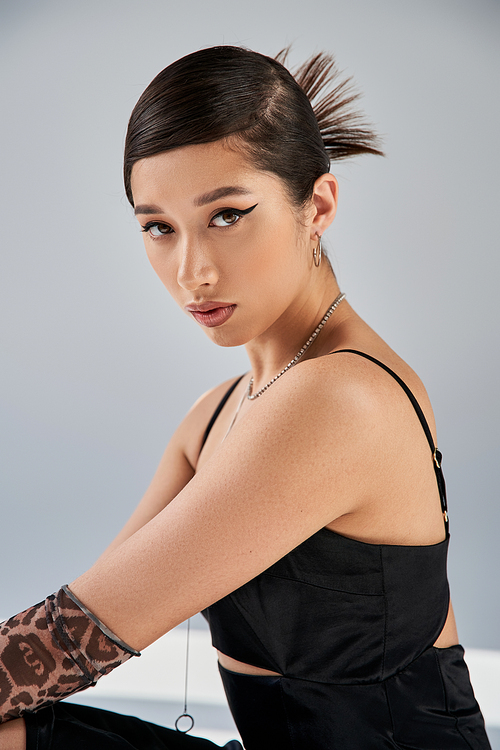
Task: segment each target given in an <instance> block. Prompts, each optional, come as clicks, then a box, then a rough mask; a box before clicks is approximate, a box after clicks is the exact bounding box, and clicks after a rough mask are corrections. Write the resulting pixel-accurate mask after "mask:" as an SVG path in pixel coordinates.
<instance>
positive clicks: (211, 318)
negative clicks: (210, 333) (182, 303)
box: [186, 302, 236, 328]
mask: <svg viewBox="0 0 500 750" xmlns="http://www.w3.org/2000/svg"><path fill="white" fill-rule="evenodd" d="M186 310H188V312H190V313H191V315H192V316H193V318H194V319H195V320H196V322H197V323H199V324H200V325H202V326H206V327H207V328H215V327H216V326H220V325H222V324H223V323H225V322H226V320H229V318H230V317H231V315H232V314H233V312H234V311H235V310H236V305H227V304H225V303H223V302H204V303H203V304H202V305H186Z"/></svg>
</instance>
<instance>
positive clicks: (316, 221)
mask: <svg viewBox="0 0 500 750" xmlns="http://www.w3.org/2000/svg"><path fill="white" fill-rule="evenodd" d="M338 193H339V185H338V182H337V180H336V179H335V177H334V176H333V175H332V174H330V173H329V172H328V173H327V174H322V175H321V177H318V179H317V180H316V182H315V183H314V190H313V195H312V203H313V206H314V209H315V213H313V216H312V222H311V239H315V238H316V237H317V236H319V237H321V236H322V234H323V233H324V231H325V230H326V229H328V227H329V226H330V224H331V223H332V221H333V220H334V218H335V214H336V213H337V199H338Z"/></svg>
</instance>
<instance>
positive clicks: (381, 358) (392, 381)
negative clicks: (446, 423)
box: [294, 347, 435, 436]
mask: <svg viewBox="0 0 500 750" xmlns="http://www.w3.org/2000/svg"><path fill="white" fill-rule="evenodd" d="M385 368H388V369H385ZM388 370H389V371H388ZM394 376H396V377H394ZM397 378H399V379H400V381H402V383H403V384H404V385H405V386H406V387H407V388H408V389H409V390H410V392H411V393H412V394H413V396H414V397H415V399H416V401H417V403H418V404H419V405H420V407H421V408H422V411H423V413H424V416H425V418H426V420H427V422H428V423H429V426H430V428H431V432H432V433H433V434H434V436H435V422H434V415H433V412H432V407H431V404H430V400H429V396H428V394H427V391H426V389H425V387H424V385H423V383H422V381H421V380H420V378H419V377H418V375H417V374H416V373H415V371H414V370H413V369H412V368H411V367H410V366H409V365H408V364H407V363H406V362H405V361H404V360H402V359H401V358H400V357H399V356H398V355H397V354H395V352H393V351H392V350H391V349H390V348H389V347H386V348H385V349H382V350H379V351H377V350H375V351H367V352H364V351H360V350H348V351H346V350H337V351H333V352H331V354H329V355H327V356H324V357H319V358H317V359H314V360H309V361H307V362H304V363H303V364H302V365H301V366H300V367H296V368H295V372H294V379H295V380H296V384H297V387H298V388H300V389H301V390H302V389H303V390H304V396H305V397H306V393H307V398H308V399H309V400H311V399H312V400H313V401H316V400H317V401H318V404H321V403H324V405H325V406H326V405H327V404H330V405H332V406H333V405H336V408H337V409H341V410H342V411H344V412H346V415H349V416H354V414H355V415H356V416H357V417H358V418H362V417H363V415H365V416H366V418H368V419H369V418H370V417H371V416H373V415H375V416H376V415H377V414H379V413H381V412H382V413H383V414H384V416H385V419H384V421H386V420H387V419H390V417H391V415H393V416H394V418H398V417H401V416H403V418H404V419H405V421H406V417H407V416H408V414H410V415H412V414H413V411H414V409H413V406H412V404H411V401H410V398H409V397H408V395H407V393H406V392H405V389H404V387H403V386H402V384H401V382H398V381H397ZM413 421H414V420H413ZM415 424H418V420H417V421H416V422H415Z"/></svg>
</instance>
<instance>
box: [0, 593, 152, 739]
mask: <svg viewBox="0 0 500 750" xmlns="http://www.w3.org/2000/svg"><path fill="white" fill-rule="evenodd" d="M131 656H140V654H139V652H138V651H134V649H132V648H130V647H129V646H127V644H126V643H123V641H120V639H119V638H117V637H116V636H115V635H114V634H113V633H112V632H111V631H110V630H108V629H107V628H106V626H105V625H104V624H103V623H102V622H101V621H100V620H98V619H97V617H95V616H94V615H93V614H92V613H91V612H89V610H88V609H87V608H86V607H85V606H84V605H83V604H82V603H81V602H80V601H79V600H78V599H77V597H76V596H75V595H74V594H72V593H71V591H69V589H68V588H67V587H66V586H63V587H62V589H60V590H59V591H58V592H57V593H55V594H51V596H48V597H47V599H45V601H44V602H40V604H36V605H35V606H34V607H30V609H27V610H26V611H25V612H21V614H19V615H16V616H15V617H12V618H11V619H10V620H6V621H5V622H3V623H0V724H1V723H2V722H4V721H8V720H9V719H15V718H17V717H19V716H21V715H22V714H23V713H25V712H32V711H36V710H38V709H39V708H45V707H46V706H49V705H51V704H52V703H55V702H56V701H58V700H60V699H61V698H64V697H65V696H67V695H71V694H72V693H76V692H78V691H79V690H84V689H85V688H86V687H89V686H90V685H95V684H96V682H97V680H98V679H99V678H100V677H101V676H102V675H104V674H108V672H111V670H112V669H114V668H115V667H118V666H119V665H120V664H123V662H125V661H127V660H128V659H130V657H131Z"/></svg>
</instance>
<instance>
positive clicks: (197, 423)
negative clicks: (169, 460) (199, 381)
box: [175, 375, 240, 468]
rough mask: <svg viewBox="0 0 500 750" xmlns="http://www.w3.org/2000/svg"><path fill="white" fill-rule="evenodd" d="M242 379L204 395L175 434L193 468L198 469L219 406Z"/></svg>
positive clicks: (233, 378) (223, 384)
mask: <svg viewBox="0 0 500 750" xmlns="http://www.w3.org/2000/svg"><path fill="white" fill-rule="evenodd" d="M239 379H240V376H239V375H238V376H236V377H232V378H230V379H229V380H225V381H224V382H223V383H220V384H219V385H217V386H215V388H211V389H210V390H208V391H206V392H205V393H203V394H202V395H201V396H200V397H199V398H198V399H197V400H196V401H195V403H194V404H193V406H192V407H191V408H190V410H189V411H188V413H187V414H186V416H185V417H184V419H183V420H182V422H181V424H180V425H179V427H178V428H177V431H176V433H175V440H176V442H177V443H178V444H179V446H180V447H182V450H183V452H184V454H185V456H186V458H187V460H188V461H189V463H190V464H191V466H192V467H193V468H196V463H197V459H198V455H199V453H200V449H201V444H202V440H203V435H204V433H205V430H206V428H207V425H208V423H209V422H210V419H211V417H212V415H213V414H214V412H215V410H216V409H217V406H218V405H219V403H220V402H221V399H223V398H224V395H225V394H226V393H227V391H228V389H229V388H231V386H232V385H233V384H234V383H236V382H237V381H238V380H239Z"/></svg>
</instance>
